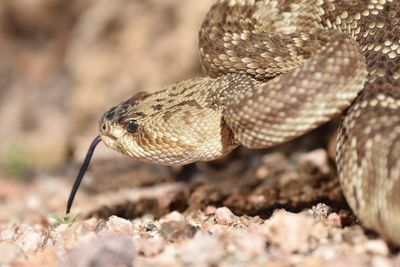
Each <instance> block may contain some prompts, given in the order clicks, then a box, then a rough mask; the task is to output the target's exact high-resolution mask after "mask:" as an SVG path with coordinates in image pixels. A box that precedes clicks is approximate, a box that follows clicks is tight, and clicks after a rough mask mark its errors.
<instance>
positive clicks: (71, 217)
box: [49, 213, 81, 225]
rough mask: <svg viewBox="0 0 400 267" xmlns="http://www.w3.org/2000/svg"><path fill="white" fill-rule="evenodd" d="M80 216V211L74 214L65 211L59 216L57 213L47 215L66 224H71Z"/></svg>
mask: <svg viewBox="0 0 400 267" xmlns="http://www.w3.org/2000/svg"><path fill="white" fill-rule="evenodd" d="M80 216H81V213H78V214H76V215H73V214H71V213H67V214H65V215H64V216H63V217H61V216H60V215H58V214H51V215H49V217H50V218H52V219H54V220H56V221H57V222H58V223H60V224H68V225H71V224H73V223H74V222H75V221H76V220H77V219H78V218H79V217H80Z"/></svg>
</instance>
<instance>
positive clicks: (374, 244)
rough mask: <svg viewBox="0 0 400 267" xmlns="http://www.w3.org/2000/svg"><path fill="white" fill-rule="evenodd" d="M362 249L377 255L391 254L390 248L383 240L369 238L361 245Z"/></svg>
mask: <svg viewBox="0 0 400 267" xmlns="http://www.w3.org/2000/svg"><path fill="white" fill-rule="evenodd" d="M360 249H361V250H362V251H363V252H367V253H371V254H375V255H381V256H387V255H388V254H389V248H388V246H387V244H386V243H385V242H384V241H383V240H368V241H367V242H365V243H364V244H362V245H360Z"/></svg>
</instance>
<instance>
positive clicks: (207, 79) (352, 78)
mask: <svg viewBox="0 0 400 267" xmlns="http://www.w3.org/2000/svg"><path fill="white" fill-rule="evenodd" d="M199 55H200V62H201V65H202V67H203V70H204V73H205V75H204V76H203V77H197V78H193V79H189V80H184V81H179V82H177V83H174V84H172V85H169V86H166V87H164V88H163V89H161V90H158V91H155V92H152V93H148V92H139V93H136V94H135V95H134V96H133V97H131V98H129V99H128V100H126V101H124V102H122V103H120V104H118V105H116V106H113V107H112V108H110V109H109V110H108V111H107V112H105V113H104V115H103V116H102V117H101V119H100V122H99V136H98V137H96V139H95V140H94V141H93V143H92V145H91V148H90V149H89V153H88V155H87V157H86V160H85V162H84V165H83V167H82V169H81V172H80V174H79V177H78V179H77V180H76V183H75V185H74V189H73V191H72V192H71V195H70V199H69V203H68V207H67V212H69V209H70V208H71V205H72V201H73V197H74V195H75V193H76V191H77V189H78V187H79V183H80V180H81V179H82V177H83V174H84V172H85V171H86V168H87V166H88V164H89V161H90V157H91V154H92V153H93V150H94V147H95V146H96V145H97V144H98V143H99V142H100V141H102V142H103V143H104V144H105V145H106V146H108V147H110V148H111V149H114V150H116V151H118V152H120V153H122V154H125V155H128V156H130V157H132V158H134V159H138V160H144V161H148V162H153V163H159V164H164V165H184V164H189V163H191V162H195V161H209V160H214V159H217V158H221V157H223V156H225V155H227V154H228V153H230V152H231V151H232V150H234V149H235V148H237V147H238V146H245V147H248V148H250V149H261V148H268V147H271V146H275V145H278V144H281V143H283V142H287V141H289V140H292V139H294V138H296V137H298V136H301V135H303V134H305V133H307V132H309V131H310V130H312V129H314V128H316V127H318V126H320V125H321V124H323V123H325V122H327V121H329V120H331V119H333V118H335V117H340V118H341V124H340V126H339V129H338V137H337V149H336V163H337V169H338V175H339V179H340V185H341V188H342V190H343V193H344V196H345V198H346V200H347V202H348V204H349V206H350V207H351V209H352V210H353V212H354V213H355V214H356V216H357V217H358V219H359V220H360V221H361V223H362V224H363V225H364V226H365V227H366V228H370V229H373V230H375V231H376V232H377V233H379V234H380V235H381V236H382V237H383V238H384V239H386V240H388V242H391V243H393V244H395V245H400V159H399V158H400V1H398V0H346V1H339V0H279V1H278V0H218V1H216V2H215V3H214V5H213V6H212V7H211V8H210V10H209V11H208V13H207V15H206V17H205V19H204V21H203V23H202V25H201V28H200V31H199Z"/></svg>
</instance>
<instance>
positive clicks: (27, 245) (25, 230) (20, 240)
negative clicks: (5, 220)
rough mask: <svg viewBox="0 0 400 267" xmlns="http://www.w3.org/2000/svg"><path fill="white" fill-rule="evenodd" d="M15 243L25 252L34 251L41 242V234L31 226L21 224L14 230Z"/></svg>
mask: <svg viewBox="0 0 400 267" xmlns="http://www.w3.org/2000/svg"><path fill="white" fill-rule="evenodd" d="M14 238H15V244H16V245H17V246H19V247H20V248H22V250H23V251H24V252H25V253H27V252H28V253H29V252H35V251H36V250H37V249H38V248H39V247H40V245H41V244H42V239H43V238H42V234H41V233H39V232H37V231H35V230H34V229H33V228H32V227H30V226H27V225H21V226H20V227H18V228H17V230H16V236H15V237H14Z"/></svg>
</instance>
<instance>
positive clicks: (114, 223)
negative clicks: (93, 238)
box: [99, 216, 133, 236]
mask: <svg viewBox="0 0 400 267" xmlns="http://www.w3.org/2000/svg"><path fill="white" fill-rule="evenodd" d="M132 233H133V226H132V223H131V222H130V221H128V220H125V219H123V218H120V217H117V216H111V217H110V218H109V219H108V222H107V223H106V226H105V227H104V228H103V229H102V230H101V231H100V232H99V235H109V234H112V235H121V236H127V235H131V234H132Z"/></svg>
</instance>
